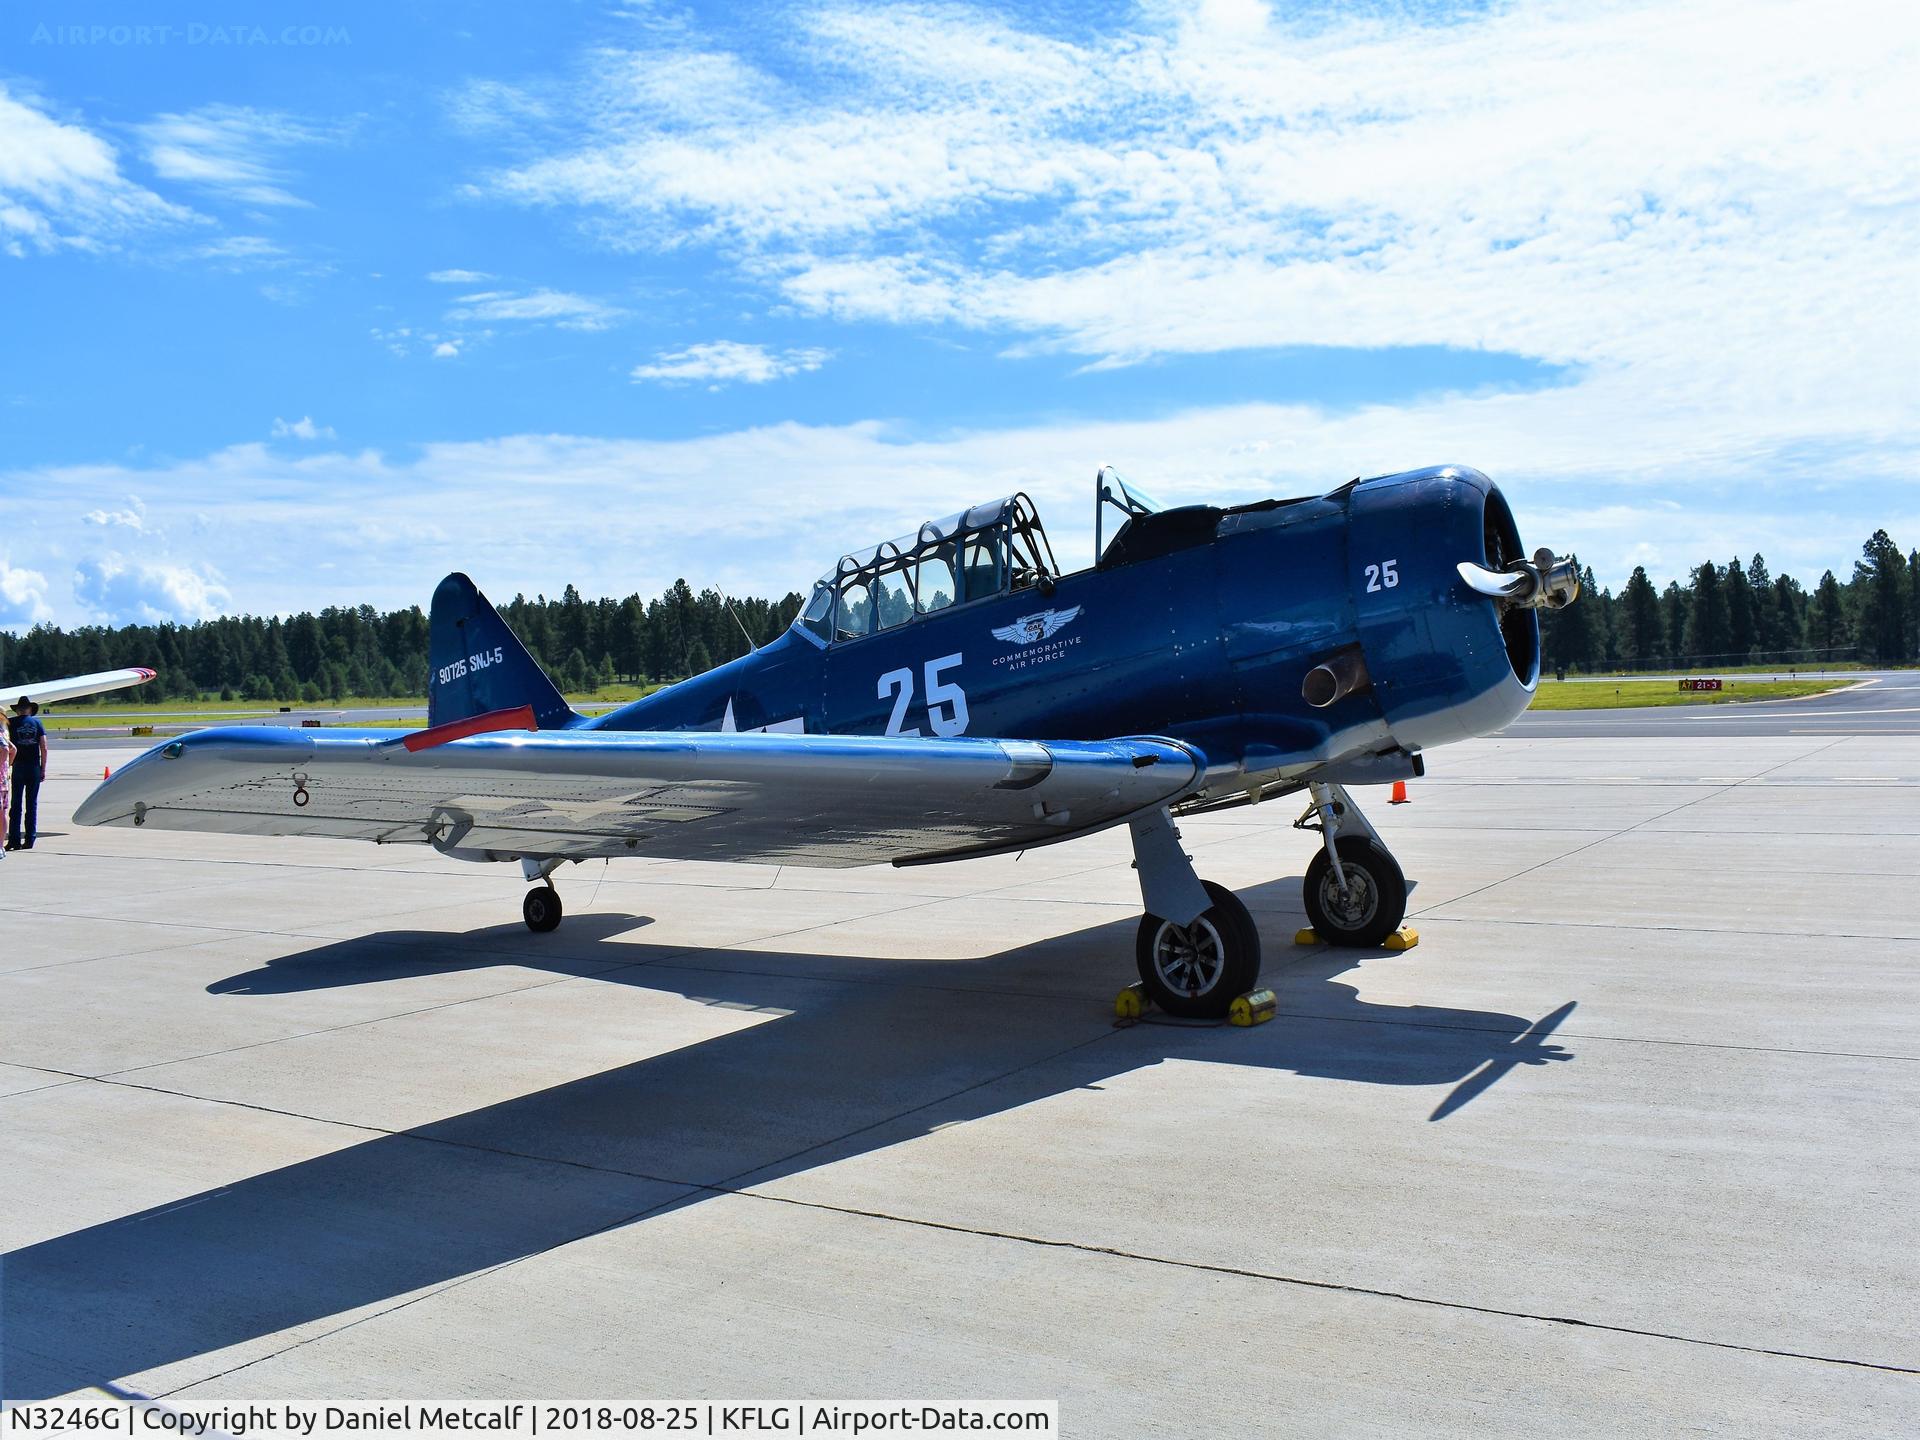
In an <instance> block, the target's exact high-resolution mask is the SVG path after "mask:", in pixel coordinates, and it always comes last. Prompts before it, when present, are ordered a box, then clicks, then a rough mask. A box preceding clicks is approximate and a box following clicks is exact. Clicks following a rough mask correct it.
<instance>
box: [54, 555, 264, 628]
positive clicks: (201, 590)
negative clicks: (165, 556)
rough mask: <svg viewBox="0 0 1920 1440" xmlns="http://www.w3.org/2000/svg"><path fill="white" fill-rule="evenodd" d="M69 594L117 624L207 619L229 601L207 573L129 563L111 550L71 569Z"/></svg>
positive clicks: (227, 595) (228, 595)
mask: <svg viewBox="0 0 1920 1440" xmlns="http://www.w3.org/2000/svg"><path fill="white" fill-rule="evenodd" d="M73 594H74V599H75V600H77V601H78V602H79V603H80V604H81V605H82V606H83V607H85V609H86V610H87V611H89V612H91V614H92V615H94V616H95V617H97V618H99V619H101V620H105V621H108V622H110V623H112V624H116V625H129V624H142V625H157V624H160V623H161V622H163V621H167V620H211V619H213V618H214V617H215V616H216V615H219V614H220V613H222V612H223V611H224V610H226V609H228V608H229V607H230V606H231V604H232V600H233V597H232V596H231V595H230V594H228V592H227V590H226V588H225V587H224V586H222V585H221V584H220V582H219V577H218V576H217V575H215V574H213V573H211V572H209V571H207V570H204V569H197V568H193V567H190V566H185V565H171V564H165V563H155V562H149V561H145V560H137V559H136V560H129V559H127V558H125V557H124V556H121V555H119V554H117V553H113V552H109V553H108V554H105V555H97V556H93V557H90V558H88V559H84V560H82V561H81V562H80V563H79V564H78V565H77V566H75V567H74V573H73Z"/></svg>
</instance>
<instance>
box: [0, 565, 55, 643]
mask: <svg viewBox="0 0 1920 1440" xmlns="http://www.w3.org/2000/svg"><path fill="white" fill-rule="evenodd" d="M52 618H53V610H52V608H51V607H50V606H49V605H48V604H47V577H46V576H44V575H42V574H41V573H40V572H39V571H38V570H16V569H15V568H14V567H13V565H12V563H11V562H10V561H9V560H8V559H7V557H6V556H5V555H0V630H26V629H29V628H31V627H32V626H34V625H38V624H39V623H40V622H41V621H42V620H51V619H52Z"/></svg>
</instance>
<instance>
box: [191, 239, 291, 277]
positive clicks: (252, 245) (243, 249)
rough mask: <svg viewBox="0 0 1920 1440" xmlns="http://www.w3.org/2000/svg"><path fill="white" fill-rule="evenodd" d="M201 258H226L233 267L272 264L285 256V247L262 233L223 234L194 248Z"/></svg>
mask: <svg viewBox="0 0 1920 1440" xmlns="http://www.w3.org/2000/svg"><path fill="white" fill-rule="evenodd" d="M193 253H194V255H195V256H197V257H198V258H199V259H202V260H227V261H231V262H233V268H235V269H238V268H240V267H241V266H243V265H249V264H254V265H274V264H278V263H279V262H281V261H283V260H285V259H286V258H287V252H286V249H285V247H283V246H281V245H279V244H278V243H276V242H275V241H272V240H269V239H268V238H267V237H266V236H264V235H224V236H222V237H221V238H220V239H218V240H210V241H208V242H207V243H206V244H205V245H199V246H196V247H195V248H194V251H193Z"/></svg>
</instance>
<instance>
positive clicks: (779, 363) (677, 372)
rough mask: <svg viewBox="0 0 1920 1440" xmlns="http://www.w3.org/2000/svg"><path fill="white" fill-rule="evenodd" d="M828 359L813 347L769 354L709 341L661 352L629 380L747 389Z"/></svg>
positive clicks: (815, 367) (824, 352)
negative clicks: (737, 383) (736, 385)
mask: <svg viewBox="0 0 1920 1440" xmlns="http://www.w3.org/2000/svg"><path fill="white" fill-rule="evenodd" d="M832 355H833V352H832V351H831V350H821V349H817V348H813V347H808V348H806V349H800V350H769V349H767V347H766V346H764V345H743V344H741V343H740V342H739V341H736V340H713V341H709V342H707V343H706V344H703V345H689V346H688V347H687V348H686V349H684V350H672V351H665V352H662V353H661V354H659V355H656V356H654V358H653V361H652V363H650V364H646V365H636V366H634V367H633V378H634V379H635V380H658V381H662V382H664V383H667V384H690V383H698V382H704V383H708V384H712V385H724V384H728V383H731V382H733V381H736V380H737V381H740V382H742V383H744V384H748V385H763V384H765V383H766V382H767V381H769V380H781V379H785V378H786V377H787V376H789V375H798V374H800V373H801V372H803V371H806V370H818V369H819V368H820V367H821V366H822V365H824V364H826V362H827V361H828V360H829V359H830V358H832Z"/></svg>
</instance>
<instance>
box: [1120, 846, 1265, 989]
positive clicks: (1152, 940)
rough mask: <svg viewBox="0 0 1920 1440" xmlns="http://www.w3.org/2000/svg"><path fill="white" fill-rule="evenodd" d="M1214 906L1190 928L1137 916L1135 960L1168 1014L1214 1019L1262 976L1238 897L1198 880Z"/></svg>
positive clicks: (1255, 938) (1253, 931)
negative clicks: (1138, 919) (1138, 924)
mask: <svg viewBox="0 0 1920 1440" xmlns="http://www.w3.org/2000/svg"><path fill="white" fill-rule="evenodd" d="M1201 884H1203V885H1204V886H1205V887H1206V891H1207V898H1208V899H1209V900H1211V901H1213V904H1211V905H1210V906H1208V907H1207V908H1206V909H1205V910H1203V911H1202V912H1201V913H1200V914H1199V915H1198V916H1197V917H1196V918H1195V919H1194V920H1193V922H1192V923H1191V924H1188V925H1176V924H1174V923H1173V922H1172V921H1171V920H1168V919H1165V918H1163V917H1162V916H1159V915H1143V916H1141V917H1140V932H1139V937H1138V939H1137V940H1136V941H1135V944H1134V959H1135V961H1136V962H1137V964H1138V965H1139V968H1140V981H1141V983H1142V984H1144V985H1145V986H1146V987H1147V994H1148V995H1149V996H1151V997H1152V999H1153V1003H1154V1004H1156V1005H1158V1006H1159V1007H1160V1008H1161V1009H1162V1010H1164V1011H1166V1012H1167V1013H1168V1014H1169V1015H1181V1016H1186V1017H1190V1018H1194V1019H1206V1020H1217V1019H1219V1018H1221V1017H1222V1016H1224V1015H1225V1014H1226V1013H1227V1007H1228V1006H1230V1005H1232V1004H1233V998H1234V996H1236V995H1242V994H1245V993H1246V992H1247V991H1248V990H1251V989H1252V988H1253V983H1254V981H1256V980H1258V979H1259V978H1260V931H1259V930H1258V929H1257V928H1256V927H1255V925H1254V923H1253V916H1251V915H1249V914H1248V913H1247V907H1246V906H1245V905H1243V904H1241V903H1240V897H1239V896H1238V895H1235V894H1234V893H1233V892H1232V891H1231V890H1229V889H1227V888H1226V887H1225V886H1224V885H1216V884H1214V883H1213V881H1211V880H1203V881H1202V882H1201Z"/></svg>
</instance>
